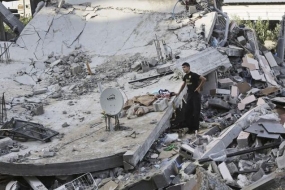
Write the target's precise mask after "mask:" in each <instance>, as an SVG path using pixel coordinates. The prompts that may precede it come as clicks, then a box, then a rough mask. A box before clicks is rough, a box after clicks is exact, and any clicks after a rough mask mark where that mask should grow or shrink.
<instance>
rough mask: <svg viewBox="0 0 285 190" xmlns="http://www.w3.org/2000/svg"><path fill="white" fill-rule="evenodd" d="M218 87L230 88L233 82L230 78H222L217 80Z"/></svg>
mask: <svg viewBox="0 0 285 190" xmlns="http://www.w3.org/2000/svg"><path fill="white" fill-rule="evenodd" d="M218 82H219V85H220V88H226V89H228V88H230V86H231V85H233V84H234V82H233V81H232V80H231V79H230V78H224V79H219V80H218Z"/></svg>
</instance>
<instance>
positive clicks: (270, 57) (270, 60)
mask: <svg viewBox="0 0 285 190" xmlns="http://www.w3.org/2000/svg"><path fill="white" fill-rule="evenodd" d="M264 55H265V57H266V59H267V61H268V63H269V65H270V67H276V66H278V65H277V62H276V61H275V59H274V57H273V55H272V53H271V52H267V53H265V54H264Z"/></svg>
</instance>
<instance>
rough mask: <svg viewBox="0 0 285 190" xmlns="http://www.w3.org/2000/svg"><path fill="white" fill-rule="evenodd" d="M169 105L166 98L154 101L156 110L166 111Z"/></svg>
mask: <svg viewBox="0 0 285 190" xmlns="http://www.w3.org/2000/svg"><path fill="white" fill-rule="evenodd" d="M167 106H168V102H167V99H166V98H159V99H158V100H156V101H155V102H154V103H153V109H154V111H156V112H160V111H164V110H165V108H167Z"/></svg>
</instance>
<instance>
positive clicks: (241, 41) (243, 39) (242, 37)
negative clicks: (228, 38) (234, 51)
mask: <svg viewBox="0 0 285 190" xmlns="http://www.w3.org/2000/svg"><path fill="white" fill-rule="evenodd" d="M237 40H238V41H239V43H241V44H242V45H246V39H245V38H244V36H239V37H237Z"/></svg>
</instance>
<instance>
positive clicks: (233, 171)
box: [227, 162, 238, 176]
mask: <svg viewBox="0 0 285 190" xmlns="http://www.w3.org/2000/svg"><path fill="white" fill-rule="evenodd" d="M227 168H228V170H229V172H230V174H231V176H232V175H234V174H237V173H238V168H237V166H236V165H235V164H234V163H233V162H231V163H228V164H227Z"/></svg>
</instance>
